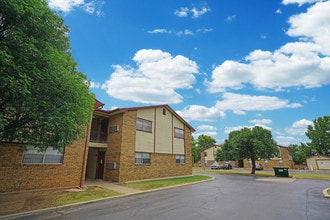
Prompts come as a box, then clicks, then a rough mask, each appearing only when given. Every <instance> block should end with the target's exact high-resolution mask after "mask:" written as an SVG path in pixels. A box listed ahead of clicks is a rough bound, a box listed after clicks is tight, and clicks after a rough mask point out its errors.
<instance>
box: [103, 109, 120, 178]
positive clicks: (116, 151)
mask: <svg viewBox="0 0 330 220" xmlns="http://www.w3.org/2000/svg"><path fill="white" fill-rule="evenodd" d="M113 125H118V126H119V131H118V132H113V133H109V136H108V140H109V142H108V149H107V151H106V155H105V161H106V163H113V162H115V163H116V169H107V168H105V172H104V180H107V181H114V182H119V169H118V168H119V167H120V155H121V142H122V133H123V114H117V115H114V116H112V117H111V118H110V119H109V127H110V126H113Z"/></svg>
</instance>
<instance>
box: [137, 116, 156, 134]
mask: <svg viewBox="0 0 330 220" xmlns="http://www.w3.org/2000/svg"><path fill="white" fill-rule="evenodd" d="M136 130H140V131H146V132H152V122H151V121H149V120H146V119H142V118H137V119H136Z"/></svg>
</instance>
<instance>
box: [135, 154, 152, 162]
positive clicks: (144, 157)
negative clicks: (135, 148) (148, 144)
mask: <svg viewBox="0 0 330 220" xmlns="http://www.w3.org/2000/svg"><path fill="white" fill-rule="evenodd" d="M150 157H151V155H150V153H143V152H135V157H134V163H135V164H150V163H151V159H150Z"/></svg>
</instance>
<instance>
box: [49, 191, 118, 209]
mask: <svg viewBox="0 0 330 220" xmlns="http://www.w3.org/2000/svg"><path fill="white" fill-rule="evenodd" d="M118 195H122V193H118V192H115V191H112V190H109V189H104V188H100V187H90V188H88V190H84V191H80V192H68V191H66V192H63V193H61V194H59V195H58V196H56V197H55V198H53V204H54V205H56V206H60V205H67V204H72V203H78V202H85V201H90V200H95V199H101V198H108V197H113V196H118Z"/></svg>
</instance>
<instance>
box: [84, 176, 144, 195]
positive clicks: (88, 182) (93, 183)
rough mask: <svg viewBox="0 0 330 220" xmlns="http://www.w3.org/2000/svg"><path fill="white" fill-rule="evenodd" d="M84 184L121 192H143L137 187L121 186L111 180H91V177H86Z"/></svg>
mask: <svg viewBox="0 0 330 220" xmlns="http://www.w3.org/2000/svg"><path fill="white" fill-rule="evenodd" d="M85 185H86V186H87V187H88V186H99V187H102V188H105V189H110V190H113V191H116V192H119V193H123V194H136V193H140V192H143V191H141V190H138V189H132V188H128V187H125V186H122V185H120V184H118V183H113V182H109V181H104V180H91V179H86V181H85Z"/></svg>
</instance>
